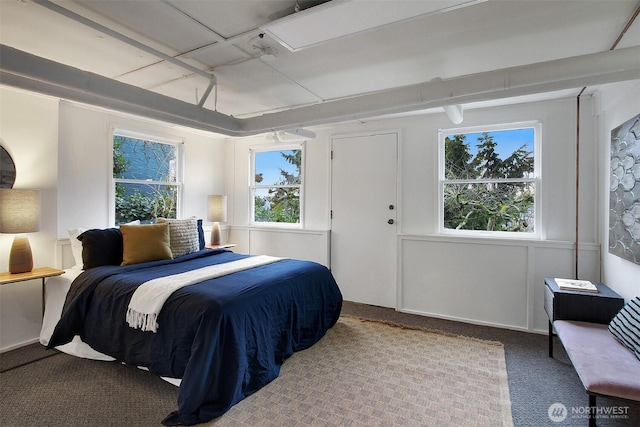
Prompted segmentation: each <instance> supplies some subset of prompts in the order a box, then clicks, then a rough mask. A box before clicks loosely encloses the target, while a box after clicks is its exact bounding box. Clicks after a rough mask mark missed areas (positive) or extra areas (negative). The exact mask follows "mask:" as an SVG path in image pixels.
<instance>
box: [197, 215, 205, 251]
mask: <svg viewBox="0 0 640 427" xmlns="http://www.w3.org/2000/svg"><path fill="white" fill-rule="evenodd" d="M198 240H199V242H200V250H203V249H204V245H205V242H204V230H203V229H202V220H201V219H199V220H198Z"/></svg>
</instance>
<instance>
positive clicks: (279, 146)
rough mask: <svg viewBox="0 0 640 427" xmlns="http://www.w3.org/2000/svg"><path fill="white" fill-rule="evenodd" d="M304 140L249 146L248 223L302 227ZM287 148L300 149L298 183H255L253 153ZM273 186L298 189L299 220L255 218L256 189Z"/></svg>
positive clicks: (259, 225) (265, 225)
mask: <svg viewBox="0 0 640 427" xmlns="http://www.w3.org/2000/svg"><path fill="white" fill-rule="evenodd" d="M305 145H306V144H305V142H304V141H301V142H291V143H286V144H277V145H269V146H264V145H261V146H254V147H250V148H249V177H248V180H249V182H248V186H249V224H250V225H251V226H255V227H269V228H273V227H283V228H304V206H305V201H304V200H305V197H304V195H305V191H304V187H305V185H304V184H305V170H306V167H305V162H306V155H305ZM288 150H300V151H301V157H302V158H301V161H300V184H296V185H272V184H270V185H256V184H255V174H256V164H255V155H256V153H264V152H281V151H288ZM273 187H279V188H280V187H281V188H298V189H299V194H300V196H299V198H300V203H299V204H300V222H296V223H292V222H263V221H256V220H255V212H256V207H255V191H256V190H257V189H266V188H273Z"/></svg>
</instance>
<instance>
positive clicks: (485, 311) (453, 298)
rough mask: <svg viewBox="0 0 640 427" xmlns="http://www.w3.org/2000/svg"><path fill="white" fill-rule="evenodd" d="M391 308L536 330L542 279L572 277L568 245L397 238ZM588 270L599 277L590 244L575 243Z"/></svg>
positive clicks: (542, 322)
mask: <svg viewBox="0 0 640 427" xmlns="http://www.w3.org/2000/svg"><path fill="white" fill-rule="evenodd" d="M398 252H399V259H398V266H399V267H398V268H399V271H398V310H399V311H403V312H408V313H415V314H422V315H428V316H433V317H439V318H445V319H451V320H460V321H464V322H469V323H476V324H486V325H492V326H499V327H504V328H509V329H518V330H531V331H538V332H544V331H546V328H547V323H546V315H545V312H544V308H543V295H544V294H543V286H544V285H543V284H544V278H545V277H572V275H573V273H572V272H573V266H574V257H573V245H572V244H571V243H567V242H547V241H545V242H542V241H531V242H528V241H511V240H504V239H503V240H489V239H473V238H450V237H442V236H407V235H403V236H399V238H398ZM581 258H582V259H584V260H586V261H583V262H584V264H585V265H584V268H580V270H581V271H582V270H588V272H587V274H586V275H585V277H581V278H585V279H588V280H592V281H598V280H599V276H600V269H599V263H598V262H594V260H598V259H599V246H598V245H595V244H593V245H581Z"/></svg>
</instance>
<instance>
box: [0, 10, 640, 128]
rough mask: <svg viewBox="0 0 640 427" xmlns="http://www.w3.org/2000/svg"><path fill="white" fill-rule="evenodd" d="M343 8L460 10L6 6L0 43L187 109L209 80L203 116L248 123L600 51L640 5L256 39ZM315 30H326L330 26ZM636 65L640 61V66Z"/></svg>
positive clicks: (458, 14) (634, 32)
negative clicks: (298, 41)
mask: <svg viewBox="0 0 640 427" xmlns="http://www.w3.org/2000/svg"><path fill="white" fill-rule="evenodd" d="M347 2H349V3H352V4H351V5H350V6H351V7H350V8H349V9H348V10H349V11H350V12H349V13H350V14H351V13H353V12H352V11H353V10H354V7H353V6H354V5H356V6H357V7H356V9H358V10H361V11H362V14H360V13H357V14H353V15H354V16H341V18H342V19H340V20H341V21H345V20H347V21H349V20H352V21H353V22H359V20H360V19H361V17H362V16H364V15H366V12H367V11H369V10H370V9H372V8H373V7H374V6H375V5H376V3H380V2H384V3H387V4H388V3H393V5H394V7H398V8H400V7H403V8H407V9H411V8H417V7H418V6H420V5H421V4H422V5H423V4H424V3H431V4H435V5H436V6H435V7H436V9H440V8H444V7H447V6H451V5H454V4H459V3H461V1H459V0H458V1H451V0H450V1H435V0H333V1H331V2H329V4H324V5H322V4H321V3H323V2H322V1H313V0H307V1H304V0H299V1H298V2H296V0H262V1H260V0H196V1H194V0H153V1H150V0H145V1H143V0H128V1H125V0H110V1H107V0H55V1H54V2H48V1H46V0H33V1H31V0H0V42H1V43H2V44H3V45H5V46H10V47H13V48H16V49H18V50H21V51H24V52H27V53H30V54H33V55H36V56H38V57H42V58H46V59H49V60H53V61H55V62H58V63H62V64H66V65H70V66H72V67H76V68H78V69H81V70H84V71H88V72H91V73H96V74H99V75H101V76H104V77H107V78H109V79H115V80H117V81H119V82H122V83H127V84H130V85H134V86H138V87H140V88H143V89H147V90H150V91H153V92H155V93H158V94H162V95H166V96H168V97H171V98H175V99H178V100H181V101H184V102H187V103H190V104H198V102H200V101H201V99H202V98H203V94H204V93H205V91H206V89H207V86H208V83H209V81H208V79H207V78H206V77H204V76H203V75H200V74H205V75H206V73H211V74H213V75H214V76H215V78H216V79H217V85H216V89H214V91H213V93H212V94H211V95H210V96H209V97H205V98H206V102H205V103H204V108H206V109H208V110H215V111H218V112H220V113H222V114H224V115H225V116H233V117H235V118H250V117H256V116H261V115H265V114H268V113H274V112H280V111H287V110H293V111H295V110H296V109H299V108H300V107H305V106H309V105H318V104H322V103H326V102H328V101H334V100H342V99H345V98H351V97H357V96H359V95H362V94H366V93H370V92H375V91H380V90H388V89H393V88H399V87H404V86H408V85H416V84H421V83H425V82H430V81H432V80H433V79H436V78H441V79H443V80H447V79H453V78H456V77H460V76H467V75H472V74H479V73H486V72H489V71H494V70H502V69H507V68H510V67H518V66H524V65H528V64H535V63H540V62H546V61H555V60H559V59H563V58H569V57H574V56H580V55H587V54H593V53H598V52H604V51H607V50H609V49H610V48H611V46H612V44H613V43H614V41H616V39H617V38H618V36H619V34H620V33H621V31H622V30H623V29H624V27H625V25H626V24H627V22H628V21H629V20H630V18H631V17H632V16H633V15H634V12H636V10H637V9H638V7H639V6H640V2H638V1H637V0H629V1H627V0H603V1H598V0H582V1H580V0H578V1H575V0H571V1H563V0H551V1H539V0H507V1H505V0H499V1H498V0H488V1H473V2H471V1H470V2H469V4H470V5H468V6H467V7H461V8H453V10H450V11H445V12H442V13H437V14H426V15H423V16H418V17H415V18H412V19H406V20H403V21H401V22H396V23H392V24H387V25H384V26H381V27H378V28H375V29H373V30H370V31H366V32H361V33H359V34H355V35H351V36H345V37H341V38H338V39H336V40H332V41H328V42H326V43H322V44H319V45H316V46H313V47H309V48H307V49H303V50H299V51H296V52H292V51H289V50H288V49H286V48H285V47H283V46H282V45H280V44H279V43H278V42H276V41H275V40H273V39H271V38H270V36H269V35H265V36H264V37H263V38H260V37H259V35H260V34H264V30H261V29H260V28H261V27H262V28H264V26H265V25H267V24H268V23H270V22H274V21H276V20H281V21H282V20H287V19H290V17H287V16H288V15H293V14H295V13H296V12H295V7H296V3H298V6H299V9H300V10H301V11H302V12H298V13H300V14H302V13H304V14H313V13H314V9H315V11H320V10H323V8H325V9H326V8H327V7H329V6H331V5H334V4H337V3H347ZM47 5H49V7H47ZM56 5H57V6H61V7H62V8H64V9H65V10H67V11H70V12H72V13H74V14H77V15H80V16H82V17H84V18H87V19H88V20H90V21H92V22H94V23H97V24H100V25H102V26H105V27H107V28H109V29H110V30H112V31H115V32H117V33H119V34H121V35H124V36H126V37H128V38H130V39H133V40H135V41H137V42H138V43H142V44H144V45H146V46H148V47H150V48H153V49H155V50H157V51H159V52H161V53H162V54H164V55H167V56H170V57H174V58H176V59H178V60H179V61H182V62H184V63H186V64H188V65H190V66H191V67H194V68H197V69H198V70H202V71H205V72H206V73H200V74H196V73H194V72H193V71H192V70H188V69H185V68H182V67H180V66H178V65H176V64H175V63H171V62H167V61H163V60H161V59H159V58H158V57H157V56H154V55H152V54H151V53H148V52H147V51H145V50H141V49H140V48H138V47H134V46H131V45H130V44H128V43H125V42H123V41H121V40H118V39H116V38H114V37H112V36H111V35H108V34H105V33H103V32H100V31H98V30H96V29H94V28H92V27H90V26H87V25H85V24H83V23H80V22H77V20H74V19H71V18H70V17H68V16H64V15H63V14H61V13H59V12H56V11H53V10H51V7H55V6H56ZM338 6H339V5H338ZM378 6H379V4H378ZM312 16H313V15H312ZM281 21H278V22H281ZM308 31H309V33H311V32H315V33H320V34H322V32H323V28H320V29H314V28H309V29H308ZM305 35H306V36H308V35H309V34H307V33H305ZM632 46H640V19H638V20H637V21H635V22H634V23H633V25H631V27H630V28H629V29H628V30H627V32H626V34H625V35H624V37H623V38H622V40H621V41H620V43H619V45H618V47H617V48H624V47H632ZM266 53H270V54H275V56H274V55H266V56H265V55H264V54H266ZM635 59H637V61H638V62H639V63H640V58H635ZM0 64H1V59H0ZM196 71H197V70H196ZM639 77H640V76H639ZM0 83H1V82H0ZM578 92H579V89H578V90H576V91H573V93H575V94H577V93H578ZM567 93H572V92H571V91H569V92H568V91H567V88H563V90H562V91H559V92H554V93H552V94H550V93H544V94H541V96H544V97H549V96H566V95H567ZM492 102H493V103H495V102H496V101H495V100H494V101H492ZM504 102H509V101H508V100H506V101H504Z"/></svg>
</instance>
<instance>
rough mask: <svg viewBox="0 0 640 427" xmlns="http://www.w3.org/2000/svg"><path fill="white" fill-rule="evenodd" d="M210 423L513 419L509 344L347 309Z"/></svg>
mask: <svg viewBox="0 0 640 427" xmlns="http://www.w3.org/2000/svg"><path fill="white" fill-rule="evenodd" d="M205 425H209V426H285V425H291V426H298V425H306V426H363V427H364V426H367V427H370V426H385V427H386V426H436V425H437V426H512V425H513V422H512V418H511V402H510V399H509V386H508V382H507V372H506V366H505V357H504V348H503V346H502V344H501V343H496V342H490V341H482V340H478V339H474V338H466V337H459V336H453V335H447V334H443V333H438V332H432V331H425V330H420V329H411V328H407V327H403V326H400V325H392V324H389V323H383V322H377V321H370V320H364V319H357V318H350V317H341V318H340V320H339V321H338V323H337V324H336V325H335V326H334V327H333V328H332V329H330V330H329V331H328V332H327V334H326V336H325V337H324V338H323V339H322V340H320V341H319V342H318V343H317V344H315V345H314V346H313V347H311V348H310V349H307V350H304V351H301V352H297V353H295V354H294V355H293V356H292V357H291V358H290V359H288V360H287V361H286V362H285V363H284V365H283V366H282V370H281V373H280V376H279V377H278V378H276V379H275V380H274V381H273V382H271V383H270V384H268V385H267V386H266V387H264V388H263V389H261V390H260V391H258V392H257V393H255V394H253V395H251V396H249V397H248V398H246V399H245V400H243V401H241V402H240V403H238V404H237V405H235V406H234V407H233V408H231V410H230V411H229V412H227V413H226V414H224V415H223V416H222V417H220V418H218V419H216V420H214V421H212V422H210V423H208V424H205Z"/></svg>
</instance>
